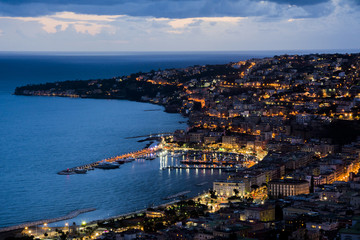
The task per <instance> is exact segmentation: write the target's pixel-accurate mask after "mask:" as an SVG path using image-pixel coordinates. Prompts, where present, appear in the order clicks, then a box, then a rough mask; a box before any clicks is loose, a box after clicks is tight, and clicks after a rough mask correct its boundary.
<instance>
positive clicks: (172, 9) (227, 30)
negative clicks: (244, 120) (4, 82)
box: [0, 0, 360, 51]
mask: <svg viewBox="0 0 360 240" xmlns="http://www.w3.org/2000/svg"><path fill="white" fill-rule="evenodd" d="M359 39H360V0H328V1H327V0H269V1H260V0H0V51H209V50H212V51H226V50H229V51H232V50H240V51H241V50H299V49H305V50H308V49H359V48H360V41H359Z"/></svg>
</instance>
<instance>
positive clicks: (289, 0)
mask: <svg viewBox="0 0 360 240" xmlns="http://www.w3.org/2000/svg"><path fill="white" fill-rule="evenodd" d="M269 2H274V3H278V4H287V5H296V6H307V5H316V4H320V3H325V2H329V0H269Z"/></svg>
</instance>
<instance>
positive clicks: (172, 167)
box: [163, 165, 234, 170]
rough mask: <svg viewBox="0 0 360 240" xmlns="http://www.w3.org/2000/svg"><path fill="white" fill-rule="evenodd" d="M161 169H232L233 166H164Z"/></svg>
mask: <svg viewBox="0 0 360 240" xmlns="http://www.w3.org/2000/svg"><path fill="white" fill-rule="evenodd" d="M163 169H218V170H225V169H227V170H233V169H234V168H230V167H222V166H181V165H180V166H166V167H164V168H163Z"/></svg>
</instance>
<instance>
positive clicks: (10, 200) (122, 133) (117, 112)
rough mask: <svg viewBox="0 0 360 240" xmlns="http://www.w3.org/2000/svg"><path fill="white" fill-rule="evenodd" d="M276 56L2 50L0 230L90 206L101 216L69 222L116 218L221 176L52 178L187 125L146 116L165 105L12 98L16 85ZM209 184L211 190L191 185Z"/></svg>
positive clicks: (146, 166)
mask: <svg viewBox="0 0 360 240" xmlns="http://www.w3.org/2000/svg"><path fill="white" fill-rule="evenodd" d="M274 54H278V53H274V52H253V53H250V52H249V53H236V52H235V53H183V54H179V53H157V54H155V53H152V54H149V53H147V54H145V53H127V54H124V53H122V54H113V55H101V54H98V55H93V54H76V53H67V54H53V53H47V54H46V53H45V54H44V53H42V54H37V53H26V54H25V53H1V54H0V173H1V174H0V176H1V177H0V186H1V188H0V206H2V207H1V208H0V227H5V226H10V225H16V224H20V223H23V222H27V221H35V220H39V219H45V218H54V217H58V216H61V215H65V214H67V213H69V212H70V211H73V210H76V209H82V208H89V207H91V208H96V209H97V210H96V211H94V212H91V213H87V214H83V215H80V216H79V217H77V218H76V219H74V220H70V221H78V222H79V221H82V220H86V221H90V220H94V219H100V218H105V217H109V216H114V215H118V214H122V213H126V212H130V211H134V210H137V209H142V208H145V207H148V206H149V205H151V204H155V205H156V204H160V203H164V201H163V200H162V198H163V197H165V196H168V195H171V194H174V193H177V192H180V191H185V190H190V191H191V193H190V195H195V194H197V193H199V192H202V191H203V190H204V189H207V188H209V187H211V181H213V180H214V179H219V178H223V177H225V174H224V173H221V172H220V173H219V172H218V171H195V170H194V171H168V170H166V171H164V170H160V160H159V159H157V160H154V161H142V162H139V161H137V162H132V163H130V164H125V165H122V166H121V167H120V169H117V170H109V171H104V170H95V171H91V172H89V173H88V174H86V175H71V176H60V175H57V174H56V172H57V171H60V170H63V169H66V168H68V167H73V166H78V165H81V164H85V163H91V162H94V161H98V160H101V159H104V158H106V157H109V156H114V155H118V154H122V153H125V152H129V151H134V150H138V149H140V148H143V147H144V146H145V143H138V142H137V140H138V139H126V138H127V137H131V136H139V135H146V134H151V133H158V132H168V131H174V130H175V129H181V128H182V129H184V128H186V125H185V124H183V123H179V121H184V120H186V119H184V118H183V117H182V116H180V115H178V114H167V113H164V112H163V111H145V110H151V109H162V107H159V106H156V105H151V104H146V103H137V102H129V101H119V100H92V99H70V98H56V97H24V96H14V95H11V93H12V92H13V91H14V89H15V87H16V86H21V85H25V84H34V83H43V82H53V81H63V80H73V79H96V78H108V77H113V76H119V75H125V74H129V73H132V72H138V71H149V70H151V69H159V68H161V69H165V68H173V67H186V66H190V65H195V64H216V63H227V62H229V61H238V60H243V59H248V58H252V57H265V56H272V55H274ZM205 181H207V182H208V184H206V185H204V186H202V187H197V186H195V184H196V183H202V182H205ZM61 224H63V223H61Z"/></svg>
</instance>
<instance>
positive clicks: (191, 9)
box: [0, 0, 329, 18]
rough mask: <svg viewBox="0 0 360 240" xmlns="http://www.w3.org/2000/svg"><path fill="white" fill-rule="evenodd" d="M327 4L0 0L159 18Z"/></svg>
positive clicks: (24, 9)
mask: <svg viewBox="0 0 360 240" xmlns="http://www.w3.org/2000/svg"><path fill="white" fill-rule="evenodd" d="M327 5H329V0H268V1H260V0H51V1H49V0H0V15H3V16H44V15H52V14H54V13H56V12H76V13H82V14H95V15H127V16H145V17H147V16H152V17H157V18H160V17H165V18H196V17H249V16H268V17H279V16H282V15H284V14H287V12H288V10H289V9H291V8H292V9H300V8H301V9H302V11H301V12H302V16H300V17H306V16H317V15H319V13H323V11H322V10H321V8H324V7H326V6H327ZM318 6H320V7H318ZM326 14H328V13H327V12H326Z"/></svg>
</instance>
